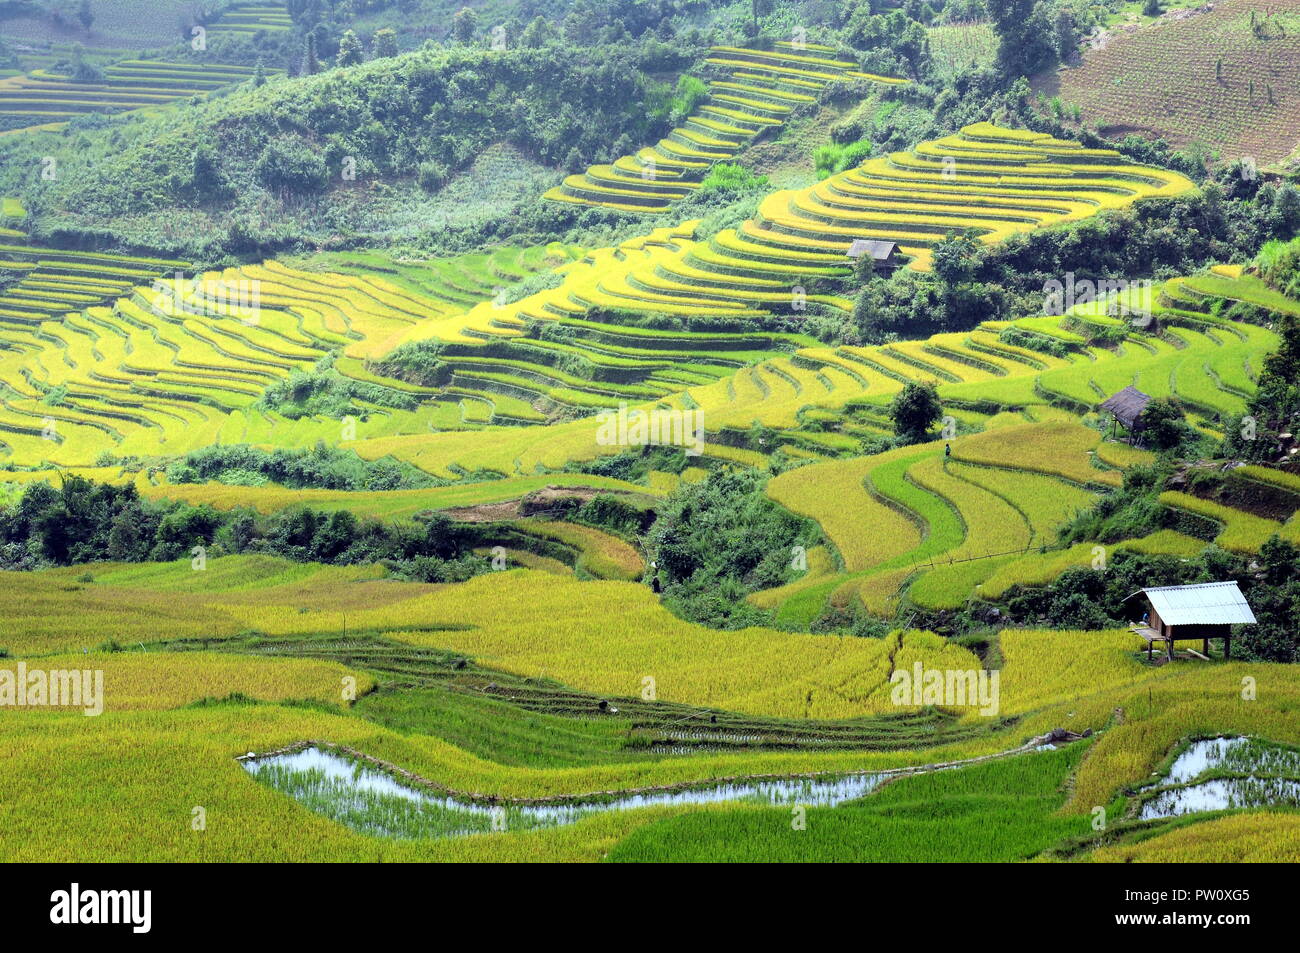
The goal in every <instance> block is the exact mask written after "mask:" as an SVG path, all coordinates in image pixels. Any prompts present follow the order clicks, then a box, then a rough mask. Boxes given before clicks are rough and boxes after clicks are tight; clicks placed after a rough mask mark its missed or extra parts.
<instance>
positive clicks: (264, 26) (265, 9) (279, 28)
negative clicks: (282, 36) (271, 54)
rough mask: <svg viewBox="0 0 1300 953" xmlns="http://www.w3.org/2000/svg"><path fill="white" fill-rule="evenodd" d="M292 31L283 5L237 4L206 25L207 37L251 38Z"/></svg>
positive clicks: (291, 21) (290, 20)
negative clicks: (262, 34) (269, 33)
mask: <svg viewBox="0 0 1300 953" xmlns="http://www.w3.org/2000/svg"><path fill="white" fill-rule="evenodd" d="M291 29H293V20H292V19H290V17H289V11H288V10H287V9H286V8H285V5H284V4H283V3H238V4H235V5H233V6H231V7H230V8H229V9H227V10H223V11H222V12H221V15H220V16H219V17H218V18H217V19H216V21H215V22H212V23H210V24H208V25H207V31H208V35H209V36H212V37H220V36H251V35H253V34H255V33H261V32H263V31H267V32H271V33H279V32H285V31H287V30H291Z"/></svg>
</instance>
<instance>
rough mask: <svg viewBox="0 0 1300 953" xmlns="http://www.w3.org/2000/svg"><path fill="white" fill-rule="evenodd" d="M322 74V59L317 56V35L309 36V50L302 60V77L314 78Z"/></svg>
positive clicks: (309, 34)
mask: <svg viewBox="0 0 1300 953" xmlns="http://www.w3.org/2000/svg"><path fill="white" fill-rule="evenodd" d="M319 72H320V59H319V58H318V57H317V55H316V34H315V33H308V34H307V49H306V52H305V53H304V54H303V58H302V75H303V76H314V75H315V74H317V73H319Z"/></svg>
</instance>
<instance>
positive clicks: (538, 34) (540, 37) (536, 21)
mask: <svg viewBox="0 0 1300 953" xmlns="http://www.w3.org/2000/svg"><path fill="white" fill-rule="evenodd" d="M550 38H551V25H550V24H549V23H547V22H546V18H545V17H533V22H532V23H530V24H528V26H527V27H526V28H525V29H524V32H523V35H522V36H520V37H519V45H520V46H522V47H524V49H529V50H535V49H537V48H538V47H541V46H545V45H546V43H547V41H548V40H549V39H550Z"/></svg>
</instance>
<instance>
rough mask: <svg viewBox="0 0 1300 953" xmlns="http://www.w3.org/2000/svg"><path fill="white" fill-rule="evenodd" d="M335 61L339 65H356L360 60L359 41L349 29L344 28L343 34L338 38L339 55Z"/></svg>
mask: <svg viewBox="0 0 1300 953" xmlns="http://www.w3.org/2000/svg"><path fill="white" fill-rule="evenodd" d="M336 62H337V63H338V65H339V66H356V65H357V64H358V63H360V62H361V41H360V40H358V39H357V35H356V34H355V33H354V32H352V31H351V30H344V31H343V36H342V37H340V38H339V55H338V58H337V59H336Z"/></svg>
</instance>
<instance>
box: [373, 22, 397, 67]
mask: <svg viewBox="0 0 1300 953" xmlns="http://www.w3.org/2000/svg"><path fill="white" fill-rule="evenodd" d="M370 48H371V50H372V51H374V54H375V56H376V58H378V59H384V58H385V57H389V56H396V55H397V33H396V32H394V31H393V30H392V29H390V28H389V27H384V28H383V29H382V30H376V31H375V35H374V36H373V37H371V38H370Z"/></svg>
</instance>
